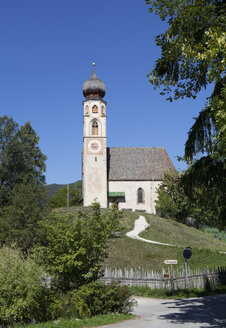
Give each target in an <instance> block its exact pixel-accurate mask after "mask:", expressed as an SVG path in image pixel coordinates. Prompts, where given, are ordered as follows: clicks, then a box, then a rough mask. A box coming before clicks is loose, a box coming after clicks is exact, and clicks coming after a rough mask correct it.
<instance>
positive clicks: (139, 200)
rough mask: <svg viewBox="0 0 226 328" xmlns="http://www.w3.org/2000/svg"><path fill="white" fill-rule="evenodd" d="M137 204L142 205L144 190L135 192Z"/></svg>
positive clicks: (140, 189)
mask: <svg viewBox="0 0 226 328" xmlns="http://www.w3.org/2000/svg"><path fill="white" fill-rule="evenodd" d="M137 203H138V204H144V190H143V189H142V188H139V189H138V190H137Z"/></svg>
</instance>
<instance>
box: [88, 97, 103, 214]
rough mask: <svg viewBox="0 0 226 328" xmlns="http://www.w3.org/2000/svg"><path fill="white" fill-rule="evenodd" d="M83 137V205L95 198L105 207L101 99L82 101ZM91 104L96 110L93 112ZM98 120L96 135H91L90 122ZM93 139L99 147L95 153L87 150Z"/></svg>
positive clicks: (89, 203) (90, 202)
mask: <svg viewBox="0 0 226 328" xmlns="http://www.w3.org/2000/svg"><path fill="white" fill-rule="evenodd" d="M83 105H84V108H83V110H84V116H83V123H84V138H83V156H82V180H83V181H82V184H83V205H84V206H89V205H91V204H92V203H93V201H95V200H97V201H98V202H99V203H100V205H101V207H103V208H105V207H107V205H108V203H107V155H106V143H107V139H106V104H105V103H104V102H102V101H101V100H88V101H84V103H83ZM93 106H97V107H98V112H97V113H93V112H92V108H93ZM93 120H96V121H97V122H98V135H92V122H93ZM92 140H95V141H96V142H98V143H99V144H100V145H101V147H100V151H98V152H97V153H92V152H90V151H89V143H90V142H91V141H92Z"/></svg>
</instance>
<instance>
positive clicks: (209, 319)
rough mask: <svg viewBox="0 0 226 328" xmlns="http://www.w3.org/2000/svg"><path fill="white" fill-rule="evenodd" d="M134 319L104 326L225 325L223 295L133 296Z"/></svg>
mask: <svg viewBox="0 0 226 328" xmlns="http://www.w3.org/2000/svg"><path fill="white" fill-rule="evenodd" d="M136 300H137V302H138V305H137V306H136V307H135V309H134V311H133V314H135V315H137V318H136V319H133V320H128V321H124V322H121V323H118V324H114V325H107V326H104V327H105V328H125V327H129V328H130V327H131V328H172V327H174V328H175V327H176V328H182V327H183V328H197V327H199V328H207V327H208V328H209V327H211V328H226V295H216V296H206V297H201V298H190V299H177V300H157V299H151V298H146V297H136Z"/></svg>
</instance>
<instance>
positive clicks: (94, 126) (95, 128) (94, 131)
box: [92, 121, 98, 136]
mask: <svg viewBox="0 0 226 328" xmlns="http://www.w3.org/2000/svg"><path fill="white" fill-rule="evenodd" d="M92 135H93V136H98V123H97V121H93V123H92Z"/></svg>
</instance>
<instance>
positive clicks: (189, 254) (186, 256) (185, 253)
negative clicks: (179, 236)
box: [183, 247, 192, 260]
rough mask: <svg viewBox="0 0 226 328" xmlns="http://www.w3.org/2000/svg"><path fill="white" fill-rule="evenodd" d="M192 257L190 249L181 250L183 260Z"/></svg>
mask: <svg viewBox="0 0 226 328" xmlns="http://www.w3.org/2000/svg"><path fill="white" fill-rule="evenodd" d="M191 256H192V250H191V247H186V248H185V249H184V250H183V257H184V258H185V260H189V259H190V258H191Z"/></svg>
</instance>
